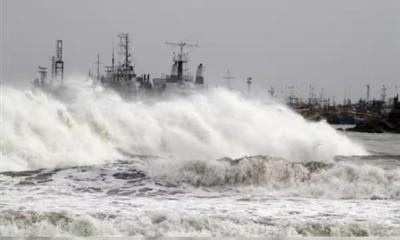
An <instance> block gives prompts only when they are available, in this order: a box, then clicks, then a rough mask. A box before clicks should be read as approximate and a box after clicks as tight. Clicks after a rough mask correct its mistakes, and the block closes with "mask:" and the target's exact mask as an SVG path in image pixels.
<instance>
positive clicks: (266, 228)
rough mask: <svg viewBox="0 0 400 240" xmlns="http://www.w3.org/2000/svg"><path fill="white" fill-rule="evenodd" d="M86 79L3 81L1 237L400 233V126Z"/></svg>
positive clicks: (218, 92) (217, 91) (231, 95)
mask: <svg viewBox="0 0 400 240" xmlns="http://www.w3.org/2000/svg"><path fill="white" fill-rule="evenodd" d="M71 81H72V80H70V82H71ZM77 82H79V81H77ZM72 86H73V87H70V89H69V90H68V91H67V93H66V94H65V96H63V97H58V96H54V95H52V94H48V93H43V92H40V91H33V90H29V89H25V90H20V89H16V88H13V87H9V86H5V85H2V86H1V142H0V154H1V155H0V237H7V236H21V237H81V236H82V237H86V236H92V237H110V236H112V237H125V236H132V237H150V238H151V237H194V236H195V237H242V236H246V237H281V236H283V237H285V236H294V237H296V236H400V135H393V134H364V133H348V132H343V131H337V130H336V129H334V128H333V127H332V126H330V125H328V124H327V123H326V122H324V121H320V122H309V121H307V120H305V119H304V118H303V117H301V116H300V115H298V114H297V113H295V112H294V111H292V110H291V109H289V108H288V107H286V106H285V105H283V104H281V103H278V102H276V101H274V100H271V99H266V98H264V99H261V98H260V99H249V98H246V97H243V96H242V95H241V94H239V93H237V92H232V91H228V90H226V89H223V88H214V89H208V90H207V91H203V92H199V93H194V94H191V95H188V96H170V97H168V98H164V99H133V100H132V99H130V100H126V99H123V98H121V97H120V96H119V95H118V94H116V93H113V92H111V91H104V89H100V88H96V89H93V88H91V87H88V86H85V85H84V84H75V85H72Z"/></svg>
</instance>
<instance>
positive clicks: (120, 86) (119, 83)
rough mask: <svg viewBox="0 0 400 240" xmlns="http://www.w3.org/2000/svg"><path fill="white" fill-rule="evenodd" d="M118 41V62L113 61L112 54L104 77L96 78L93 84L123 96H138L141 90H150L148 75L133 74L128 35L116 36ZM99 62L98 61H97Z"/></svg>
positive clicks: (113, 53)
mask: <svg viewBox="0 0 400 240" xmlns="http://www.w3.org/2000/svg"><path fill="white" fill-rule="evenodd" d="M118 37H119V39H120V43H119V51H118V54H119V56H120V58H119V60H118V62H116V59H115V52H114V50H113V52H112V59H111V65H110V66H106V72H105V75H102V76H100V75H99V74H98V75H97V76H96V81H95V84H101V85H102V86H104V87H105V88H111V89H113V90H115V91H117V92H119V93H121V94H122V95H124V96H135V95H138V94H139V93H140V92H141V91H142V90H143V91H144V90H150V89H151V88H152V86H151V82H150V75H149V74H144V75H141V76H138V75H137V74H136V72H135V66H134V64H133V61H132V59H131V57H132V49H131V47H130V45H131V42H130V39H129V34H128V33H121V34H119V35H118ZM98 61H99V60H98Z"/></svg>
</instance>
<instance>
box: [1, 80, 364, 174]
mask: <svg viewBox="0 0 400 240" xmlns="http://www.w3.org/2000/svg"><path fill="white" fill-rule="evenodd" d="M67 82H68V84H69V88H70V89H69V90H68V92H69V93H68V94H67V96H66V97H64V98H62V100H61V99H60V98H56V97H54V96H52V95H50V94H45V93H43V92H40V91H34V92H33V91H30V90H25V91H23V90H18V89H15V88H11V87H9V86H2V88H3V89H2V99H3V101H2V102H1V120H2V121H1V124H2V126H1V127H2V133H1V135H2V136H1V149H0V150H1V156H0V157H1V160H0V168H1V169H2V170H4V171H6V170H28V169H37V168H54V167H65V166H75V165H91V164H102V163H105V162H110V161H114V160H116V159H121V158H123V156H122V155H121V152H125V153H131V154H141V155H153V156H160V157H164V158H168V159H171V161H187V160H210V161H211V160H215V159H217V158H222V157H232V158H237V157H243V156H246V155H257V154H262V155H269V156H273V157H278V158H284V159H287V160H290V161H316V160H318V161H331V160H332V159H333V157H334V156H336V155H364V154H366V151H365V150H364V149H363V147H362V146H360V145H359V144H357V143H354V142H352V141H350V140H349V139H348V138H347V137H346V136H344V135H342V134H340V133H338V132H337V131H335V130H334V129H333V128H332V127H330V126H329V125H328V124H327V123H325V122H308V121H306V120H304V119H303V118H302V117H301V116H300V115H298V114H297V113H295V112H293V111H292V110H290V109H288V108H287V107H286V106H284V105H282V104H280V103H277V102H274V101H272V100H263V101H261V100H257V99H249V98H245V97H243V96H241V95H240V94H239V93H237V92H231V91H228V90H226V89H222V88H216V89H210V90H208V91H203V92H198V93H195V94H193V95H190V96H186V97H183V96H175V97H169V98H168V99H163V100H160V101H157V100H154V99H152V100H146V99H142V100H140V99H139V100H134V101H132V100H129V101H128V100H125V99H122V98H121V97H120V96H119V95H118V94H116V93H114V92H111V91H104V90H103V89H99V88H98V89H93V88H91V87H89V85H85V84H82V82H84V80H83V78H74V79H68V80H67Z"/></svg>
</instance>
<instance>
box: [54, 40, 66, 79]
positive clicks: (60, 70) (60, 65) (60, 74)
mask: <svg viewBox="0 0 400 240" xmlns="http://www.w3.org/2000/svg"><path fill="white" fill-rule="evenodd" d="M62 54H63V42H62V40H57V49H56V57H55V62H54V76H55V78H60V79H61V85H64V61H63V59H62V57H63V55H62Z"/></svg>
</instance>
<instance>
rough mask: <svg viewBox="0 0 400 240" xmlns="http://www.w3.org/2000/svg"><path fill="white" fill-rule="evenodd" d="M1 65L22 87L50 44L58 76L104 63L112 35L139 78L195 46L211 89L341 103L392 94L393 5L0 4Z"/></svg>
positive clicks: (399, 57)
mask: <svg viewBox="0 0 400 240" xmlns="http://www.w3.org/2000/svg"><path fill="white" fill-rule="evenodd" d="M0 1H1V5H0V6H1V8H2V9H1V21H2V23H1V28H2V29H1V36H2V37H1V40H0V41H1V66H2V78H3V79H6V80H7V81H29V80H31V79H33V78H35V77H36V76H37V66H38V65H47V66H48V65H49V57H50V56H51V55H52V54H54V51H55V41H56V39H63V41H64V60H65V62H66V63H65V65H66V73H67V74H74V73H82V74H87V72H88V69H89V68H91V69H95V67H94V64H93V63H94V61H95V59H96V54H97V53H99V54H101V58H102V59H101V60H102V62H104V63H105V64H109V63H110V55H111V49H112V45H113V41H114V42H117V40H116V37H115V36H116V34H117V33H118V32H129V33H130V34H131V37H132V42H133V47H134V60H135V63H136V66H137V68H136V69H137V72H138V73H150V74H151V75H152V76H153V77H155V76H158V75H161V74H162V73H166V72H168V71H169V69H170V65H171V56H172V52H173V50H174V49H173V48H172V47H170V46H166V45H165V44H164V42H165V41H166V40H168V41H181V40H184V41H188V42H194V43H197V42H198V43H199V44H200V47H199V48H195V49H190V59H191V63H192V65H191V69H192V70H194V68H195V65H197V64H198V63H200V62H202V63H203V64H204V65H205V66H206V72H205V76H206V78H207V81H208V83H209V84H210V85H216V84H224V83H225V80H223V78H222V76H223V75H225V73H226V70H227V69H228V68H229V69H231V72H232V74H233V75H234V76H235V77H236V79H235V80H234V86H235V87H236V88H244V86H245V83H244V82H245V78H246V77H247V76H252V77H253V79H254V87H255V88H256V89H257V91H259V92H262V91H265V92H266V89H267V88H269V87H270V86H274V87H275V88H278V89H279V91H286V92H287V87H288V86H294V87H295V88H296V93H297V94H298V95H303V96H306V95H307V92H308V86H309V85H310V84H312V85H314V86H315V88H316V92H319V89H321V88H324V92H325V95H327V96H333V95H336V99H338V100H339V99H342V98H343V95H344V93H346V94H347V95H351V96H352V97H353V98H357V97H363V96H364V95H365V94H364V93H365V85H366V84H370V85H371V92H372V95H373V96H374V97H376V98H378V97H379V95H380V89H381V87H382V85H383V84H385V85H386V86H387V88H388V94H389V95H391V94H394V91H395V86H396V85H398V87H399V88H400V1H399V0H246V1H245V0H242V1H236V0H196V1H194V0H159V1H156V0H143V1H139V0H68V1H65V0H35V1H32V0H0Z"/></svg>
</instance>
